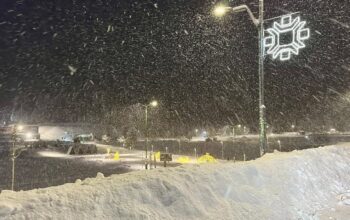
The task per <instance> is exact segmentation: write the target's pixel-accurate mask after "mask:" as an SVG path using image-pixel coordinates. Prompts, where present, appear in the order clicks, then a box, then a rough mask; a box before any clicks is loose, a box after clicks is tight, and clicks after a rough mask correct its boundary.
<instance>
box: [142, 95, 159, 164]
mask: <svg viewBox="0 0 350 220" xmlns="http://www.w3.org/2000/svg"><path fill="white" fill-rule="evenodd" d="M157 106H158V102H157V101H155V100H154V101H152V102H150V103H149V104H148V105H144V107H145V137H146V143H145V153H146V159H147V148H148V107H157ZM146 169H147V165H146Z"/></svg>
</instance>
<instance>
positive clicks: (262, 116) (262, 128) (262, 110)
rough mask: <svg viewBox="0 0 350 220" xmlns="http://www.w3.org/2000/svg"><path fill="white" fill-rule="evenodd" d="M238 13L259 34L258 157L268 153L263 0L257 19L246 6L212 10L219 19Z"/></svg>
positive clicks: (260, 0) (262, 0)
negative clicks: (227, 14)
mask: <svg viewBox="0 0 350 220" xmlns="http://www.w3.org/2000/svg"><path fill="white" fill-rule="evenodd" d="M228 11H231V12H233V13H238V12H242V11H247V13H248V15H249V17H250V19H251V20H252V22H253V23H254V25H255V26H256V27H257V29H258V33H259V38H258V39H259V72H258V73H259V146H260V156H262V155H263V154H265V153H266V152H267V151H268V146H267V141H266V107H265V98H264V46H263V42H264V0H259V17H258V18H255V17H254V15H253V13H252V11H251V10H250V9H249V7H248V6H247V5H240V6H237V7H226V6H218V7H216V8H215V10H214V15H216V16H218V17H221V16H223V15H224V14H225V13H226V12H228Z"/></svg>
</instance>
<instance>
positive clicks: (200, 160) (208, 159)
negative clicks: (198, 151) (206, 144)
mask: <svg viewBox="0 0 350 220" xmlns="http://www.w3.org/2000/svg"><path fill="white" fill-rule="evenodd" d="M197 162H198V163H215V162H216V159H215V158H214V157H213V156H211V155H210V154H209V153H205V155H203V156H201V157H199V158H198V159H197Z"/></svg>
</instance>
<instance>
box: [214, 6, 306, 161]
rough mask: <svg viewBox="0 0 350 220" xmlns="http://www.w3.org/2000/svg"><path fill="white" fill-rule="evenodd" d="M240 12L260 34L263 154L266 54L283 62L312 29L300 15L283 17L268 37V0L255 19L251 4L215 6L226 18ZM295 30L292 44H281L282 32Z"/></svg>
mask: <svg viewBox="0 0 350 220" xmlns="http://www.w3.org/2000/svg"><path fill="white" fill-rule="evenodd" d="M229 11H231V12H232V13H239V12H242V11H246V12H247V13H248V15H249V17H250V19H251V20H252V22H253V23H254V25H255V26H256V27H257V29H258V34H259V38H258V41H259V72H258V73H259V146H260V155H261V156H262V155H263V154H265V153H266V152H267V151H268V145H267V137H266V107H265V94H264V93H265V90H264V55H265V50H266V49H268V51H267V52H266V54H268V55H272V57H273V59H276V58H277V57H278V58H279V59H280V60H281V61H285V60H288V59H290V58H291V55H292V54H295V55H298V53H299V50H300V49H301V48H304V47H305V44H304V43H303V41H304V40H306V39H308V38H309V35H310V30H309V29H307V28H304V26H305V22H301V21H300V18H299V17H298V18H296V19H294V20H292V17H291V15H286V16H282V18H281V22H280V23H279V22H274V25H273V27H272V28H268V29H267V32H268V33H269V34H270V36H268V37H266V38H264V0H259V17H258V18H255V16H254V15H253V13H252V11H251V10H250V8H249V7H248V6H247V5H240V6H237V7H227V6H222V5H221V6H217V7H216V8H215V9H214V15H215V16H217V17H222V16H223V15H224V14H225V13H226V12H229ZM288 32H291V33H292V36H293V40H292V42H291V43H289V44H286V45H284V44H281V41H280V40H281V34H283V33H288Z"/></svg>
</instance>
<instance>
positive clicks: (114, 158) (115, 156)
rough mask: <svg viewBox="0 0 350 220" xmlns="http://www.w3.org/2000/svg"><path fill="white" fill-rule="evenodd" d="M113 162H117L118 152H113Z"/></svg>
mask: <svg viewBox="0 0 350 220" xmlns="http://www.w3.org/2000/svg"><path fill="white" fill-rule="evenodd" d="M113 160H119V152H118V151H117V152H115V154H114V157H113Z"/></svg>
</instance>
